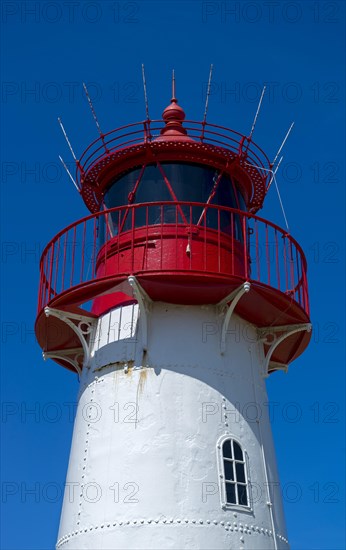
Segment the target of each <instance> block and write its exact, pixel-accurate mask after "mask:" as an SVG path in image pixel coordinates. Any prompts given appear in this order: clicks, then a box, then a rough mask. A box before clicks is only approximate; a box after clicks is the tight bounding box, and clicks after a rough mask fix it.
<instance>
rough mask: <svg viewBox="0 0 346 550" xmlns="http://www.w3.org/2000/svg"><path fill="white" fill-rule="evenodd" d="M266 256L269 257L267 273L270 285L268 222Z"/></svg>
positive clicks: (268, 259) (268, 258)
mask: <svg viewBox="0 0 346 550" xmlns="http://www.w3.org/2000/svg"><path fill="white" fill-rule="evenodd" d="M265 225H266V258H267V274H268V281H267V283H268V285H269V286H270V253H269V242H268V224H267V223H266V224H265Z"/></svg>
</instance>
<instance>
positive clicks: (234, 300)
mask: <svg viewBox="0 0 346 550" xmlns="http://www.w3.org/2000/svg"><path fill="white" fill-rule="evenodd" d="M250 288H251V284H250V283H249V282H246V283H243V284H242V285H240V286H239V287H238V288H236V289H235V290H233V292H231V293H230V294H229V295H228V296H226V298H224V299H223V300H221V302H219V303H218V304H217V307H218V308H219V310H221V311H223V309H224V308H225V306H226V305H227V304H228V303H229V302H231V303H230V305H229V306H228V308H227V311H226V314H225V317H224V319H223V323H222V329H221V341H220V353H221V355H223V354H224V353H225V351H226V334H227V329H228V325H229V322H230V320H231V317H232V315H233V312H234V310H235V307H236V305H237V304H238V302H239V300H240V298H241V297H242V296H243V295H244V294H246V293H247V292H249V290H250Z"/></svg>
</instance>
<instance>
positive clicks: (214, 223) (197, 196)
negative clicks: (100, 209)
mask: <svg viewBox="0 0 346 550" xmlns="http://www.w3.org/2000/svg"><path fill="white" fill-rule="evenodd" d="M216 184H217V185H216ZM235 193H237V197H236V196H235ZM176 200H177V201H182V202H189V203H191V202H197V203H198V202H199V203H203V204H206V203H210V204H211V205H220V206H225V207H229V208H235V209H238V207H239V205H240V206H241V208H244V210H246V208H245V203H244V199H243V197H242V196H241V193H240V192H239V190H238V187H237V185H233V182H232V181H231V179H230V178H229V176H227V175H223V176H222V177H221V178H220V172H219V171H218V170H215V168H212V167H209V166H202V165H198V164H188V163H162V164H161V168H160V167H159V166H158V165H156V164H151V165H147V166H146V167H145V169H144V171H143V173H142V168H141V167H138V168H135V169H134V170H132V171H131V172H128V173H127V174H125V175H123V176H122V177H120V178H118V179H117V180H115V181H114V183H113V184H112V185H111V186H110V187H109V189H108V191H107V192H106V193H105V196H104V203H105V206H106V208H107V209H108V208H114V207H117V206H126V205H127V204H129V203H133V204H143V203H149V204H150V207H148V208H139V209H136V210H135V212H134V219H133V220H132V215H131V216H127V214H124V213H122V216H123V218H122V219H121V220H120V221H119V214H115V215H114V214H112V216H111V220H112V222H113V226H114V227H113V228H112V232H113V233H114V234H117V233H118V231H119V229H120V230H121V231H128V230H129V229H131V228H132V223H133V225H134V227H143V226H145V225H157V224H161V223H165V224H167V223H175V224H176V223H179V224H185V225H187V224H188V225H190V224H191V223H192V224H193V225H201V226H202V227H204V226H206V227H208V228H210V229H216V230H221V231H222V232H224V233H227V234H229V235H232V236H233V238H235V239H236V240H239V241H242V224H241V219H240V218H239V216H238V215H237V214H230V213H229V212H227V211H223V210H219V211H218V210H216V209H214V208H208V207H207V208H204V207H203V206H192V207H190V206H181V208H178V209H177V207H175V206H172V207H169V206H164V207H160V206H156V205H152V203H155V202H166V201H169V202H171V201H172V202H174V201H176ZM101 231H102V230H101Z"/></svg>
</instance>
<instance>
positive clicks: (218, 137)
mask: <svg viewBox="0 0 346 550" xmlns="http://www.w3.org/2000/svg"><path fill="white" fill-rule="evenodd" d="M164 126H165V121H164V120H145V121H143V122H135V123H133V124H127V125H126V126H121V127H119V128H116V129H115V130H111V131H110V132H107V133H106V134H104V135H103V136H102V137H99V138H97V139H96V140H95V141H93V142H92V143H91V144H90V145H89V146H88V147H87V149H86V150H85V151H84V153H83V154H82V156H81V157H80V159H79V161H78V165H77V182H78V184H79V186H80V187H81V178H82V177H83V175H84V174H87V173H88V172H89V170H90V169H91V168H92V167H93V166H94V165H95V164H97V163H98V162H99V161H100V160H102V159H103V158H104V157H105V154H108V153H112V152H114V151H118V150H121V149H125V148H127V147H131V146H135V145H138V144H141V143H151V142H154V141H155V140H156V139H157V138H159V137H160V132H161V130H162V128H163V127H164ZM183 127H184V129H185V130H186V132H187V135H188V136H189V138H191V139H192V140H193V141H194V142H196V143H206V144H209V145H215V146H218V147H221V148H224V149H225V150H227V151H230V152H231V153H233V154H234V155H236V156H239V157H240V158H244V159H246V162H247V163H248V164H249V165H253V166H256V167H257V168H258V170H259V174H260V175H261V177H262V178H263V179H264V180H265V179H266V178H267V176H268V170H269V168H270V161H269V159H268V157H267V155H266V154H265V153H264V151H263V150H262V149H261V148H260V147H259V146H258V145H256V144H255V143H254V142H253V141H252V140H251V139H249V138H247V137H246V136H244V135H243V134H241V133H239V132H236V131H235V130H232V129H230V128H226V127H224V126H219V125H216V124H209V123H206V122H198V121H194V120H185V121H184V123H183Z"/></svg>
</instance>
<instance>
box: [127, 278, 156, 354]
mask: <svg viewBox="0 0 346 550" xmlns="http://www.w3.org/2000/svg"><path fill="white" fill-rule="evenodd" d="M127 280H128V282H129V285H130V286H131V287H132V288H133V293H134V295H135V298H136V300H137V302H138V305H139V322H140V325H141V332H142V342H143V351H147V349H148V313H149V311H150V309H151V305H152V303H153V301H152V299H151V298H150V296H148V294H147V293H146V292H145V290H144V288H142V287H141V285H140V284H139V282H138V281H137V279H136V277H135V276H134V275H130V277H128V279H127Z"/></svg>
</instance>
